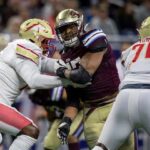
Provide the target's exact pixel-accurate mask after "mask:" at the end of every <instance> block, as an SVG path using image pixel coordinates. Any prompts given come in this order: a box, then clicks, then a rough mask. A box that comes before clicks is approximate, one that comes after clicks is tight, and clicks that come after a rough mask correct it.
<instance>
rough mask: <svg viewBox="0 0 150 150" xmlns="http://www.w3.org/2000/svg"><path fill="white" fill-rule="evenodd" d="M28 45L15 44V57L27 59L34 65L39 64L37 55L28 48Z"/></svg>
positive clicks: (33, 50)
mask: <svg viewBox="0 0 150 150" xmlns="http://www.w3.org/2000/svg"><path fill="white" fill-rule="evenodd" d="M30 47H31V46H30V45H29V44H17V45H16V55H17V57H21V58H24V59H28V60H30V61H32V62H34V63H35V64H38V62H39V54H38V52H37V51H36V50H35V49H34V48H30Z"/></svg>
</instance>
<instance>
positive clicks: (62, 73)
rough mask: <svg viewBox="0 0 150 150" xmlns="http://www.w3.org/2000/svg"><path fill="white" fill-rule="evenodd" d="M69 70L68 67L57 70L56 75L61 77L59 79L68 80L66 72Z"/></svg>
mask: <svg viewBox="0 0 150 150" xmlns="http://www.w3.org/2000/svg"><path fill="white" fill-rule="evenodd" d="M66 69H67V68H66V67H63V66H62V67H60V68H58V69H57V70H56V75H57V76H59V77H61V78H66V77H65V70H66Z"/></svg>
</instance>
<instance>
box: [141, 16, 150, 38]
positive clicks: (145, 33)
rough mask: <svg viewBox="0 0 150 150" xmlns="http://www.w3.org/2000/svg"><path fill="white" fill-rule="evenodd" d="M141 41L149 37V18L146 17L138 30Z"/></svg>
mask: <svg viewBox="0 0 150 150" xmlns="http://www.w3.org/2000/svg"><path fill="white" fill-rule="evenodd" d="M138 32H139V34H140V37H141V39H143V38H146V37H150V17H147V18H146V19H145V20H144V21H143V22H142V24H141V27H140V29H139V30H138Z"/></svg>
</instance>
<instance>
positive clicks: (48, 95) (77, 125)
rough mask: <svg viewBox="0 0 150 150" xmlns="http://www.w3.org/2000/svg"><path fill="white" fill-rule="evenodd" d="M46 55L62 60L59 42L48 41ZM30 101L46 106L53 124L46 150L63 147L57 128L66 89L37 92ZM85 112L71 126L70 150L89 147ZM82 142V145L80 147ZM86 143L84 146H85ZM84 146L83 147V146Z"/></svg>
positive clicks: (65, 96) (47, 137) (46, 142)
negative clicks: (86, 137)
mask: <svg viewBox="0 0 150 150" xmlns="http://www.w3.org/2000/svg"><path fill="white" fill-rule="evenodd" d="M44 47H45V49H47V50H46V51H47V52H46V53H45V54H46V55H47V56H48V57H52V58H55V59H58V58H60V57H61V56H60V54H59V51H60V50H59V51H58V49H60V48H62V46H61V45H60V43H59V42H58V41H57V40H52V39H51V40H48V43H45V46H44ZM30 99H31V100H32V102H33V103H35V104H38V105H41V106H44V108H45V110H46V111H47V117H48V120H49V121H50V123H51V127H50V129H49V131H48V133H47V135H46V137H45V139H44V149H45V150H56V149H58V148H59V147H60V146H61V142H60V140H59V139H58V138H57V136H56V135H57V128H58V126H59V124H60V121H61V119H62V117H63V113H64V108H65V105H66V100H67V95H66V91H65V89H64V88H63V87H62V86H60V87H56V88H53V89H49V90H46V89H45V90H36V91H35V92H34V93H33V94H30ZM82 111H83V110H82V109H80V112H79V113H78V115H77V116H76V118H75V120H74V122H73V123H72V126H71V131H70V134H69V140H68V147H69V149H70V150H74V149H75V150H78V149H80V148H82V147H83V148H85V147H87V144H86V142H85V140H84V133H83V123H82V119H83V112H82ZM52 139H53V140H52ZM80 142H81V143H82V144H81V145H80ZM83 143H84V144H83ZM82 145H83V146H82Z"/></svg>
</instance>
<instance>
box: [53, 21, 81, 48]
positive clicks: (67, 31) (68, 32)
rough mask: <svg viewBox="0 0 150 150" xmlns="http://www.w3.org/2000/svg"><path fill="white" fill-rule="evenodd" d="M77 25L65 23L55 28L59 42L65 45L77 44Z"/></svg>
mask: <svg viewBox="0 0 150 150" xmlns="http://www.w3.org/2000/svg"><path fill="white" fill-rule="evenodd" d="M78 30H79V28H78V25H77V24H76V23H70V24H66V25H64V26H61V27H59V28H57V29H56V33H57V36H58V38H59V40H60V41H61V43H62V44H63V45H64V46H66V47H74V46H76V45H78V43H79V38H78V34H79V33H78Z"/></svg>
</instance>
